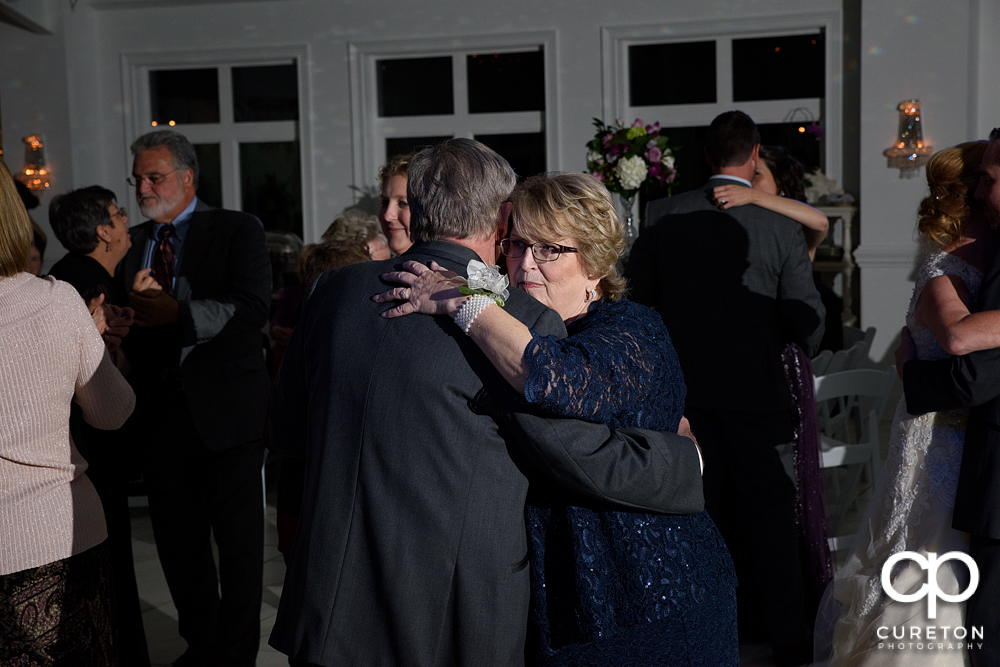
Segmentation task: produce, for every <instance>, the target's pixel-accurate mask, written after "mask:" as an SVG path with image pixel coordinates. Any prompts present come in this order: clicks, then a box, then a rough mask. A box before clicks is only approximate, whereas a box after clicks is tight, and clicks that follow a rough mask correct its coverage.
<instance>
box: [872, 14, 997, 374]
mask: <svg viewBox="0 0 1000 667" xmlns="http://www.w3.org/2000/svg"><path fill="white" fill-rule="evenodd" d="M998 4H1000V3H998V2H997V0H971V1H970V0H949V2H926V1H923V0H891V1H889V0H865V1H864V2H863V5H862V55H861V72H862V75H861V146H862V149H861V222H860V228H861V246H860V248H859V249H858V251H857V252H856V253H855V259H856V260H857V263H858V265H859V266H860V267H861V279H860V282H861V323H862V326H864V327H869V326H874V327H876V328H877V329H878V333H877V335H876V338H875V341H874V343H873V345H872V352H871V354H872V358H873V359H874V360H875V361H876V362H879V363H891V362H892V353H893V350H894V349H895V347H896V344H897V343H898V340H899V330H900V329H901V328H902V327H903V325H904V324H905V314H906V307H907V304H908V302H909V298H910V294H911V292H912V289H913V280H914V277H915V276H914V272H915V266H916V259H917V254H918V252H919V244H918V242H917V239H916V234H915V230H916V210H917V206H918V204H919V202H920V200H921V198H923V197H924V196H926V194H927V184H926V180H925V179H924V176H923V173H922V172H921V173H920V175H919V176H918V177H917V178H914V179H912V180H901V179H900V178H899V177H898V173H899V172H898V171H897V170H895V169H891V170H890V169H888V168H887V167H886V159H885V157H884V156H883V155H882V150H884V149H885V148H887V147H889V146H890V145H891V144H892V142H893V137H894V135H895V132H896V130H897V125H898V112H897V111H896V110H895V106H896V105H897V104H898V103H899V102H900V101H902V100H905V99H910V98H916V99H919V100H920V101H921V110H922V116H923V130H924V141H925V142H926V143H928V144H930V145H932V146H934V147H935V148H937V149H941V148H946V147H948V146H952V145H954V144H957V143H960V142H962V141H968V140H970V139H975V138H983V137H984V134H983V129H982V127H980V124H979V121H978V119H977V113H978V112H977V110H978V108H979V103H980V102H979V101H980V100H982V101H984V102H986V101H987V100H991V97H990V95H977V93H978V91H980V90H989V92H990V93H991V94H992V93H993V92H994V91H995V90H996V85H995V83H996V68H995V66H994V65H993V63H995V62H996V61H995V60H989V59H987V60H983V55H981V54H980V52H979V48H980V47H979V42H978V39H977V37H978V36H977V32H978V30H979V27H980V26H981V18H983V17H995V16H996V15H997V13H998ZM991 20H993V21H994V26H995V25H996V19H995V18H992V19H991ZM984 31H986V32H991V33H992V35H997V34H998V33H997V31H996V29H995V28H994V29H992V30H989V29H988V28H984ZM984 44H987V45H989V48H990V49H993V50H995V49H996V48H997V47H996V44H995V43H991V42H990V40H987V41H986V42H984ZM981 61H982V62H983V63H985V66H984V67H979V63H980V62H981ZM991 83H992V84H993V85H990V84H991ZM998 122H1000V119H998ZM986 126H989V127H992V126H991V125H989V122H988V121H986Z"/></svg>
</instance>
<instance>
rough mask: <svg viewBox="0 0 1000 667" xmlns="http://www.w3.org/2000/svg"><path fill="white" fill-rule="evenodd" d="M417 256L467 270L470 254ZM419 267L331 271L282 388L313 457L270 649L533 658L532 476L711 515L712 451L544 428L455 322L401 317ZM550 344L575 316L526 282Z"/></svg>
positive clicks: (296, 439)
mask: <svg viewBox="0 0 1000 667" xmlns="http://www.w3.org/2000/svg"><path fill="white" fill-rule="evenodd" d="M403 258H405V259H415V260H418V261H421V262H424V263H425V264H426V263H428V262H430V261H431V260H434V261H437V262H438V263H439V264H441V265H442V266H444V267H446V268H449V269H451V270H454V271H457V272H460V273H462V274H463V275H465V273H466V266H467V264H468V261H469V260H470V259H478V258H477V257H476V255H475V253H473V252H472V251H471V250H469V249H467V248H464V247H462V246H459V245H456V244H452V243H447V242H444V241H434V242H430V243H419V244H417V245H415V246H414V247H413V248H411V249H410V251H409V252H407V253H406V254H405V255H404V257H403ZM401 259H402V258H397V259H395V260H386V261H383V262H366V263H363V264H356V265H353V266H349V267H345V268H343V269H340V270H338V271H335V272H332V273H327V274H324V275H322V276H320V278H319V279H317V282H316V285H315V289H314V291H313V292H312V295H311V296H310V297H309V299H308V301H307V302H306V304H305V306H304V308H303V313H302V318H301V320H300V321H299V324H298V325H297V327H296V329H295V333H294V334H293V336H292V339H291V341H290V342H289V345H288V349H287V351H286V353H285V358H284V362H283V363H282V365H281V370H280V371H279V374H278V377H277V378H276V380H275V383H274V387H273V390H272V399H271V412H270V419H269V421H268V426H267V439H268V443H269V445H270V446H271V448H272V449H274V450H276V451H278V452H279V453H282V454H286V455H297V454H298V455H301V454H303V453H304V455H305V456H306V483H305V492H304V497H303V504H302V514H301V518H300V522H299V528H298V532H297V534H296V537H295V543H294V546H293V549H292V555H291V559H290V562H289V566H288V571H287V574H286V576H285V584H284V589H283V591H282V596H281V603H280V606H279V609H278V616H277V619H276V621H275V625H274V630H273V632H272V634H271V639H270V642H271V645H272V646H274V647H275V648H277V649H278V650H280V651H282V652H284V653H286V654H288V655H290V656H292V657H295V658H298V659H299V660H305V661H308V662H310V663H316V664H320V665H331V666H332V665H337V666H338V667H341V666H347V665H363V666H366V667H367V666H369V665H427V666H428V667H431V666H433V667H442V666H446V665H462V666H465V665H476V666H477V667H484V666H489V665H505V666H506V665H520V664H522V663H523V660H524V658H523V649H524V636H525V626H526V624H527V611H528V576H529V573H528V570H527V563H528V560H527V550H528V547H527V539H526V534H525V524H524V501H525V494H526V491H527V488H528V481H527V479H526V476H525V472H526V471H527V470H528V468H529V467H532V466H535V467H537V468H539V469H541V470H543V471H545V472H546V473H548V474H550V475H553V476H555V477H556V478H558V479H560V480H562V481H563V482H564V483H566V484H567V485H568V486H569V487H570V488H573V489H574V490H576V491H580V492H583V493H587V494H588V495H590V496H594V497H598V498H603V499H605V500H618V501H620V502H621V503H622V504H624V505H625V506H628V507H634V508H641V509H645V510H651V511H665V512H670V511H673V512H678V513H681V512H695V511H698V510H699V508H701V507H702V506H703V499H702V492H701V478H700V474H699V467H698V465H699V464H698V457H697V453H696V450H695V448H694V447H693V446H692V445H691V442H690V441H689V440H686V439H684V438H681V437H680V436H677V435H676V434H658V433H655V432H651V431H639V430H636V431H634V432H633V433H631V435H629V434H611V433H610V432H609V431H608V429H607V427H606V426H604V425H603V424H594V423H589V422H583V421H576V420H572V419H555V418H545V417H541V416H538V415H534V414H531V413H530V412H527V410H528V408H527V407H526V406H525V404H524V403H523V402H515V401H514V400H513V399H514V396H515V395H514V393H513V391H512V390H511V389H510V387H509V386H508V385H507V384H506V383H505V382H504V380H503V379H502V377H501V376H500V375H499V374H498V373H497V372H496V370H495V369H494V368H493V367H492V365H491V364H490V363H489V362H488V361H487V360H486V358H485V357H484V356H483V354H482V353H481V352H480V351H479V349H478V348H477V347H476V345H475V344H474V343H473V342H472V341H471V340H470V339H469V338H468V337H467V336H465V334H463V333H462V332H461V330H460V329H459V328H458V327H457V326H456V325H455V324H454V323H453V322H452V321H451V319H450V318H446V317H433V318H432V317H426V316H413V315H411V316H407V317H403V318H399V319H392V320H389V319H384V318H382V317H380V316H379V313H380V312H381V311H383V310H386V309H387V306H385V305H384V304H376V303H374V302H372V301H371V296H372V295H373V294H376V293H379V292H382V291H384V290H385V289H386V286H385V284H384V283H382V282H381V281H380V278H379V276H380V275H381V274H383V273H385V272H387V271H389V270H392V267H393V266H394V265H395V266H398V265H399V263H400V261H401ZM507 309H508V312H510V313H511V314H513V315H515V316H516V317H517V318H518V319H519V320H521V321H522V322H524V323H525V324H528V325H529V326H531V327H532V328H534V329H535V330H536V331H538V332H539V333H541V334H550V333H555V334H559V335H565V328H564V326H563V324H562V322H561V321H560V319H559V317H558V315H556V314H555V313H554V312H553V311H551V310H548V309H547V308H545V307H544V306H542V305H541V304H539V303H538V302H537V301H535V300H534V299H533V298H531V297H529V296H528V295H527V294H525V293H523V292H519V291H517V290H513V291H512V293H511V295H510V299H509V300H508V301H507Z"/></svg>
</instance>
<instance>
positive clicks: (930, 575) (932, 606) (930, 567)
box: [882, 551, 979, 619]
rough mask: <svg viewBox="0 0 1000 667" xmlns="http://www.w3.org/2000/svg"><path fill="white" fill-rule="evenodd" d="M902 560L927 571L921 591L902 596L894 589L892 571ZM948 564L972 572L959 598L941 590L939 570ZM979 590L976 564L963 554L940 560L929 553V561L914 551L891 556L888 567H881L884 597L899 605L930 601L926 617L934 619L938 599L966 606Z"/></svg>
mask: <svg viewBox="0 0 1000 667" xmlns="http://www.w3.org/2000/svg"><path fill="white" fill-rule="evenodd" d="M903 560H912V561H913V562H914V563H916V564H917V565H919V566H920V568H921V569H922V570H926V571H927V583H926V584H924V585H923V586H921V587H920V590H918V591H917V592H916V593H909V594H906V593H900V592H899V591H897V590H896V589H895V588H893V587H892V581H891V579H890V576H891V575H892V568H893V567H894V566H895V565H896V563H898V562H900V561H903ZM949 560H960V561H962V562H963V563H965V564H966V566H967V567H968V568H969V587H968V588H966V589H965V590H964V591H962V592H961V593H959V594H958V595H949V594H948V593H945V592H944V591H942V590H941V589H940V588H939V587H938V583H937V571H938V568H939V567H940V566H941V563H944V562H945V561H949ZM978 586H979V567H978V566H977V565H976V561H974V560H972V556H970V555H969V554H966V553H962V552H961V551H949V552H948V553H946V554H944V556H942V557H941V558H938V556H937V554H936V553H929V554H927V558H924V557H923V556H922V555H920V554H918V553H917V552H915V551H900V552H899V553H897V554H893V555H892V556H890V557H889V560H887V561H886V562H885V565H883V566H882V590H884V591H885V594H886V595H888V596H889V597H891V598H892V599H893V600H896V601H897V602H916V601H917V600H919V599H920V598H923V597H926V598H928V600H927V617H928V618H932V619H933V618H937V600H938V598H941V599H942V600H944V601H945V602H965V601H966V600H968V599H969V598H970V597H972V594H973V593H975V592H976V588H977V587H978Z"/></svg>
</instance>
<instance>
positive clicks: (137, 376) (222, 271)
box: [118, 201, 271, 451]
mask: <svg viewBox="0 0 1000 667" xmlns="http://www.w3.org/2000/svg"><path fill="white" fill-rule="evenodd" d="M152 230H153V222H152V221H146V222H144V223H142V224H140V225H137V226H135V227H132V228H131V230H129V231H130V233H131V235H132V247H131V249H130V250H129V252H128V254H127V255H126V256H125V259H124V260H122V264H121V267H120V268H119V270H118V275H119V276H120V277H121V280H122V289H124V293H125V294H127V293H128V292H130V291H131V289H132V281H133V279H134V278H135V274H136V273H137V272H138V271H139V269H141V268H142V258H143V253H144V252H145V249H146V241H148V240H149V238H150V235H151V234H152ZM176 282H177V290H176V294H175V296H176V298H177V301H178V306H179V315H178V318H179V321H178V322H177V324H169V325H165V326H162V327H153V328H148V327H132V329H131V331H130V332H129V335H128V336H126V337H125V339H124V340H123V346H124V348H125V351H126V353H127V354H128V357H129V360H130V362H131V363H132V366H133V372H132V373H131V374H130V376H129V381H130V382H131V383H132V385H133V386H134V387H135V390H136V394H137V397H138V400H139V404H140V405H141V406H142V410H140V414H148V409H149V408H151V407H152V406H150V405H148V401H149V397H150V396H151V395H155V394H156V393H157V392H159V391H162V385H163V384H164V382H172V383H177V381H178V379H177V378H174V377H167V378H166V379H165V376H176V375H179V380H180V382H181V383H182V384H183V387H184V395H185V397H186V399H187V403H188V407H189V408H190V410H191V416H192V417H193V418H194V423H195V426H196V427H197V428H198V434H199V435H200V436H201V438H202V440H203V441H204V442H205V445H206V446H207V447H208V448H209V449H211V450H213V451H223V450H226V449H229V448H230V447H235V446H237V445H241V444H244V443H246V442H250V441H252V440H259V439H260V437H261V435H262V432H263V428H264V419H265V417H266V415H267V393H268V377H267V369H266V368H265V366H264V357H263V351H262V344H261V329H262V328H263V326H264V324H265V323H266V322H267V315H268V308H269V306H270V303H271V261H270V259H269V258H268V254H267V242H266V241H265V237H264V227H263V226H262V225H261V223H260V221H259V220H258V219H257V218H255V217H253V216H252V215H248V214H246V213H240V212H239V211H228V210H226V209H221V208H211V207H209V206H206V205H205V204H204V203H202V202H201V201H199V202H198V204H197V206H196V207H195V210H194V213H193V214H192V216H191V224H190V226H189V227H188V232H187V237H186V238H185V240H184V251H183V253H182V255H181V261H180V266H179V267H178V269H177V281H176ZM160 418H162V415H161V416H160ZM151 428H155V426H154V427H151Z"/></svg>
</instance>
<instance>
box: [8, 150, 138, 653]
mask: <svg viewBox="0 0 1000 667" xmlns="http://www.w3.org/2000/svg"><path fill="white" fill-rule="evenodd" d="M31 240H32V234H31V223H30V222H29V221H28V215H27V212H26V211H25V210H24V206H23V205H22V204H21V201H20V199H19V198H18V196H17V192H16V190H15V188H14V182H13V180H12V179H11V176H10V173H9V172H8V171H7V168H6V167H5V166H4V165H3V163H2V162H0V664H3V665H7V664H17V665H22V664H23V665H35V664H37V665H51V666H53V667H62V666H63V665H66V666H69V665H72V666H73V667H89V666H91V665H93V666H97V665H101V666H102V667H103V666H107V665H111V666H116V665H118V654H117V648H116V646H115V645H116V637H115V619H114V610H113V609H112V608H111V603H110V599H111V598H110V589H111V581H110V570H109V565H108V552H107V548H106V545H105V544H104V542H105V540H106V538H107V528H106V527H105V523H104V513H103V511H102V508H101V501H100V499H99V498H98V496H97V492H96V491H95V490H94V487H93V485H92V484H91V483H90V480H88V479H87V476H86V475H85V474H84V471H86V469H87V462H86V461H85V460H84V459H83V458H82V457H81V456H80V454H79V452H77V450H76V447H75V446H74V445H73V441H72V438H71V437H70V434H69V412H70V402H71V401H74V400H75V401H76V402H77V403H78V404H79V405H80V407H81V408H82V409H83V414H84V419H85V420H86V421H87V422H88V423H90V424H91V425H92V426H95V427H97V428H101V429H115V428H118V427H119V426H121V425H122V423H124V421H125V419H126V418H127V417H128V416H129V415H130V414H131V413H132V408H133V407H134V406H135V396H134V394H133V393H132V390H131V388H130V387H129V385H128V383H127V382H125V379H124V378H123V377H122V376H121V374H120V373H119V372H118V370H117V369H116V368H115V366H114V364H113V363H112V362H111V358H110V357H109V356H108V354H107V352H106V350H105V345H104V341H103V340H102V339H101V336H100V334H99V333H98V332H97V329H96V327H95V326H94V322H93V320H92V319H91V317H90V314H89V313H88V312H87V307H86V305H85V304H84V302H83V300H82V299H81V298H80V295H79V294H77V292H76V290H75V289H73V287H72V286H70V285H69V284H67V283H63V282H59V281H57V280H54V279H52V278H48V279H40V278H36V277H35V276H33V275H30V274H28V273H24V272H23V271H22V268H23V267H24V265H25V261H26V260H27V257H28V253H29V250H30V247H31Z"/></svg>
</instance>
